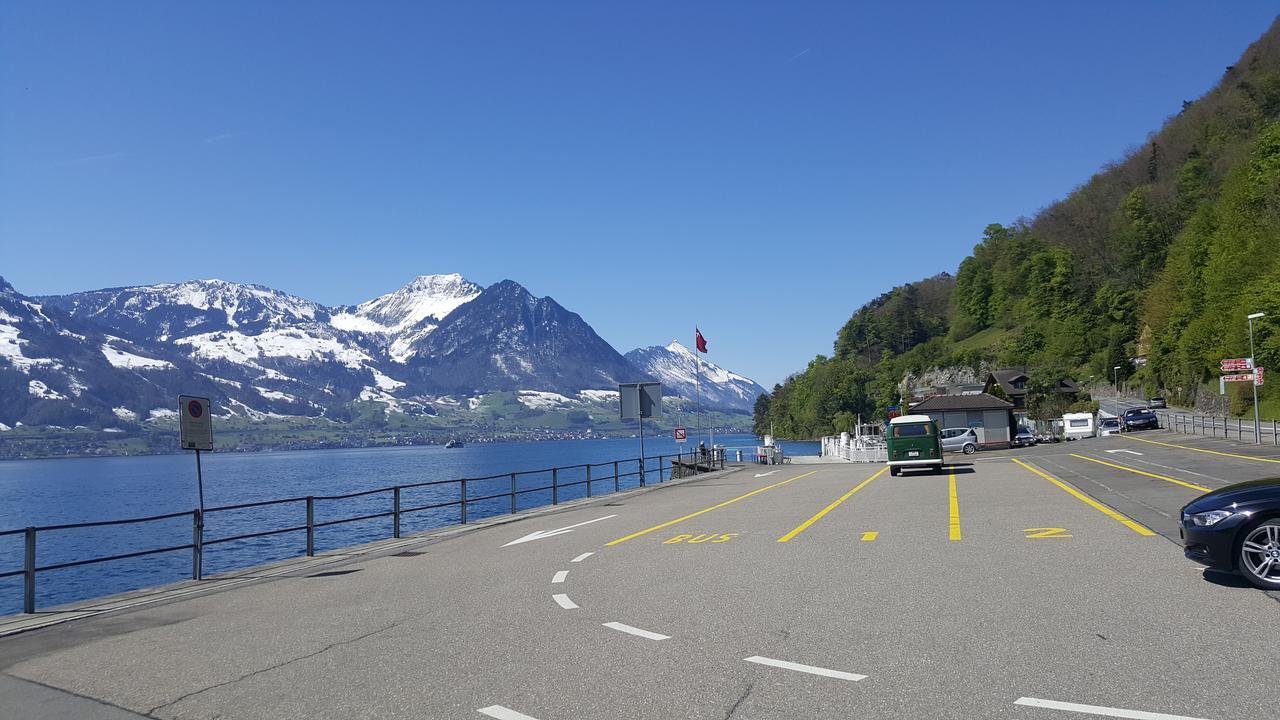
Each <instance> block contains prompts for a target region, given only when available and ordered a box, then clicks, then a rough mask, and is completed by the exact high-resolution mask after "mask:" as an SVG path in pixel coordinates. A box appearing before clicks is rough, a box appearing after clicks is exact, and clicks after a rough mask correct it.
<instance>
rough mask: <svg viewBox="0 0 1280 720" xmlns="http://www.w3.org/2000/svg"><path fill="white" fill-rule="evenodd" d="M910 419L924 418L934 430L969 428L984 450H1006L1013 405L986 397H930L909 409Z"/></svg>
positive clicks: (1011, 429)
mask: <svg viewBox="0 0 1280 720" xmlns="http://www.w3.org/2000/svg"><path fill="white" fill-rule="evenodd" d="M911 413H912V414H914V415H928V416H929V417H931V418H933V419H934V420H936V421H937V423H938V427H940V428H942V429H944V430H945V429H948V428H973V429H974V430H975V431H976V432H977V433H978V442H980V443H981V444H982V446H983V447H984V448H1005V447H1009V441H1011V440H1012V439H1013V434H1012V433H1013V428H1014V427H1015V425H1014V421H1013V403H1011V402H1007V401H1004V400H1001V399H1000V398H998V397H996V396H994V395H989V394H987V393H976V394H972V395H934V396H933V397H929V398H925V399H924V400H921V401H920V402H918V403H916V404H914V405H912V406H911Z"/></svg>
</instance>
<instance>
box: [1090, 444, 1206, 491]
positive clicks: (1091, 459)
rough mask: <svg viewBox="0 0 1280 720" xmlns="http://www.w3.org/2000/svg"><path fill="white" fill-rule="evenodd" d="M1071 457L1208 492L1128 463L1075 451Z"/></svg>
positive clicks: (1193, 484) (1199, 486)
mask: <svg viewBox="0 0 1280 720" xmlns="http://www.w3.org/2000/svg"><path fill="white" fill-rule="evenodd" d="M1071 457H1073V458H1080V459H1081V460H1088V461H1089V462H1096V463H1098V464H1099V465H1106V466H1107V467H1113V468H1116V469H1117V470H1127V471H1129V472H1131V473H1135V474H1138V475H1146V476H1147V477H1150V478H1155V479H1157V480H1164V481H1165V482H1171V483H1173V484H1174V485H1181V486H1182V487H1189V488H1191V489H1192V490H1199V491H1200V492H1209V488H1207V487H1205V486H1203V485H1196V484H1195V483H1189V482H1185V481H1183V480H1175V479H1173V478H1171V477H1165V476H1164V475H1157V474H1155V473H1149V472H1147V471H1146V470H1139V469H1138V468H1131V467H1129V466H1128V465H1117V464H1115V463H1109V462H1107V461H1106V460H1099V459H1098V458H1091V457H1089V456H1088V455H1077V454H1075V453H1071Z"/></svg>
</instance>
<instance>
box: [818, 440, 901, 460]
mask: <svg viewBox="0 0 1280 720" xmlns="http://www.w3.org/2000/svg"><path fill="white" fill-rule="evenodd" d="M822 455H823V457H838V458H840V459H842V460H848V461H849V462H859V463H877V462H888V460H889V449H888V447H887V446H886V445H885V443H884V440H883V439H882V438H880V437H879V436H866V435H864V436H862V437H861V438H857V439H854V438H848V437H838V436H834V435H827V436H824V437H823V438H822Z"/></svg>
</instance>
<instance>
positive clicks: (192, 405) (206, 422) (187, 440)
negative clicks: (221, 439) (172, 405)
mask: <svg viewBox="0 0 1280 720" xmlns="http://www.w3.org/2000/svg"><path fill="white" fill-rule="evenodd" d="M210 409H211V408H210V406H209V398H202V397H192V396H190V395H179V396H178V432H179V441H180V442H181V444H182V449H183V450H212V449H213V413H212V412H210Z"/></svg>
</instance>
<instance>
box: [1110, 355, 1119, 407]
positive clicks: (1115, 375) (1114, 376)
mask: <svg viewBox="0 0 1280 720" xmlns="http://www.w3.org/2000/svg"><path fill="white" fill-rule="evenodd" d="M1111 384H1112V385H1115V386H1116V407H1119V406H1120V366H1119V365H1117V366H1115V367H1113V368H1111Z"/></svg>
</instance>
